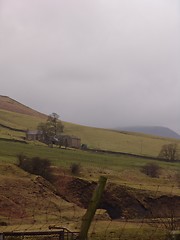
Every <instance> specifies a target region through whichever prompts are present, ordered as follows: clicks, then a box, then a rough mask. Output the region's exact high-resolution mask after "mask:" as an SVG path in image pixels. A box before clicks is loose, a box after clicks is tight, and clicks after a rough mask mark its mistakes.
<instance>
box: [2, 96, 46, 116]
mask: <svg viewBox="0 0 180 240" xmlns="http://www.w3.org/2000/svg"><path fill="white" fill-rule="evenodd" d="M0 109H4V110H7V111H10V112H15V113H22V114H25V115H29V116H33V117H39V118H45V117H46V115H45V114H43V113H40V112H38V111H35V110H34V109H32V108H29V107H28V106H25V105H23V104H22V103H19V102H17V101H16V100H14V99H12V98H10V97H8V96H2V95H0Z"/></svg>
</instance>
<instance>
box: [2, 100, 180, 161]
mask: <svg viewBox="0 0 180 240" xmlns="http://www.w3.org/2000/svg"><path fill="white" fill-rule="evenodd" d="M45 120H46V116H45V115H44V114H41V113H38V112H37V111H35V110H33V109H30V108H29V107H26V106H25V105H23V104H21V103H19V102H17V101H15V100H13V99H11V98H8V97H3V96H1V104H0V138H8V139H18V140H22V139H24V138H25V133H23V132H22V130H23V131H26V130H27V129H31V130H35V129H36V128H37V125H38V124H39V123H40V122H42V121H45ZM63 124H64V126H65V128H64V131H65V132H64V133H65V134H68V135H75V136H78V137H79V138H81V143H85V144H87V145H88V147H89V148H94V149H104V150H110V151H115V152H124V153H132V154H137V155H144V156H145V155H147V156H153V157H156V156H157V155H158V154H159V151H160V149H161V147H162V145H164V144H167V143H171V142H172V141H176V142H177V144H180V141H178V140H175V139H168V138H161V137H157V136H152V135H145V134H140V133H132V132H126V131H121V132H120V131H114V130H109V129H102V128H93V127H87V126H81V125H78V124H73V123H68V122H63ZM10 128H11V129H10ZM19 130H20V131H19Z"/></svg>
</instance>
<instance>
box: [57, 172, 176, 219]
mask: <svg viewBox="0 0 180 240" xmlns="http://www.w3.org/2000/svg"><path fill="white" fill-rule="evenodd" d="M55 186H56V189H57V193H58V194H59V195H60V196H61V197H62V198H64V199H65V200H67V201H69V202H73V203H75V204H77V205H78V206H80V207H83V208H87V206H88V204H89V201H90V199H91V197H92V193H93V190H94V189H95V187H96V183H95V182H88V181H85V180H82V179H79V178H73V177H71V176H59V177H58V179H57V181H56V183H55ZM153 195H154V193H152V192H150V191H143V190H137V189H133V188H130V187H125V186H120V185H116V184H112V183H108V184H107V186H106V190H105V192H104V194H103V198H102V201H101V204H100V206H99V208H103V209H105V210H106V211H107V212H108V214H109V216H110V217H111V218H112V219H120V218H123V219H124V218H144V217H162V216H163V215H164V217H167V216H169V215H170V214H172V212H173V214H174V215H176V216H178V217H179V216H180V196H165V195H163V196H160V195H159V196H153ZM172 206H173V208H172Z"/></svg>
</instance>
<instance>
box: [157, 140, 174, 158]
mask: <svg viewBox="0 0 180 240" xmlns="http://www.w3.org/2000/svg"><path fill="white" fill-rule="evenodd" d="M159 157H160V158H164V159H166V160H168V161H175V160H177V158H178V153H177V144H175V143H170V144H166V145H163V146H162V148H161V151H160V153H159Z"/></svg>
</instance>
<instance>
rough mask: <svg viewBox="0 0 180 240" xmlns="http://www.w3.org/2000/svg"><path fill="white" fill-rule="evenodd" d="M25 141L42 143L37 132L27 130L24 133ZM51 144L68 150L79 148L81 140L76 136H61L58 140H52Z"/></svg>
mask: <svg viewBox="0 0 180 240" xmlns="http://www.w3.org/2000/svg"><path fill="white" fill-rule="evenodd" d="M26 139H27V140H28V141H42V142H43V140H44V137H43V134H42V132H41V131H39V130H33V131H30V130H28V131H27V132H26ZM52 143H54V144H59V145H61V146H64V147H69V148H78V149H79V148H81V139H80V138H78V137H76V136H70V135H61V136H60V137H59V138H58V139H56V138H54V139H53V140H52Z"/></svg>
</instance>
